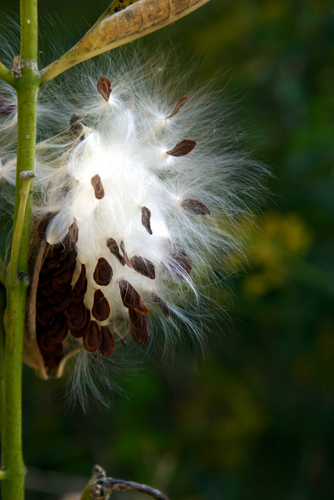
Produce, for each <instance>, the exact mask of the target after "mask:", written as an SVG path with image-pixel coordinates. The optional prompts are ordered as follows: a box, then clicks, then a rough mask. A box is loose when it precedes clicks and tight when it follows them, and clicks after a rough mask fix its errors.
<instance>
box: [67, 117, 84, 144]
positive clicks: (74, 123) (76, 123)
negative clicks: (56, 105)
mask: <svg viewBox="0 0 334 500" xmlns="http://www.w3.org/2000/svg"><path fill="white" fill-rule="evenodd" d="M85 126H86V122H85V120H84V119H83V118H81V116H79V115H76V114H73V115H72V116H71V118H70V132H71V136H72V138H73V139H77V138H78V137H80V136H81V134H82V133H83V130H84V127H85ZM81 139H84V136H83V137H81Z"/></svg>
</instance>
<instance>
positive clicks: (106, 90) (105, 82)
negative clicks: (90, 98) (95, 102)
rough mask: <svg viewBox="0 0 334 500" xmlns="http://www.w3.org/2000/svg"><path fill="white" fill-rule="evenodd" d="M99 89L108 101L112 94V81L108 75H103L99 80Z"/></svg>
mask: <svg viewBox="0 0 334 500" xmlns="http://www.w3.org/2000/svg"><path fill="white" fill-rule="evenodd" d="M97 90H98V92H99V93H100V94H101V96H102V97H103V98H104V99H105V101H106V102H108V100H109V97H110V94H111V81H110V80H109V78H108V77H107V76H101V78H100V79H99V81H98V82H97Z"/></svg>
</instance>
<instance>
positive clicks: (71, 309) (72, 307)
mask: <svg viewBox="0 0 334 500" xmlns="http://www.w3.org/2000/svg"><path fill="white" fill-rule="evenodd" d="M81 306H82V303H75V302H71V303H70V304H69V305H68V306H67V307H66V309H64V312H63V314H64V316H65V318H66V319H70V320H73V319H74V318H77V317H78V316H79V314H81V311H82V308H81Z"/></svg>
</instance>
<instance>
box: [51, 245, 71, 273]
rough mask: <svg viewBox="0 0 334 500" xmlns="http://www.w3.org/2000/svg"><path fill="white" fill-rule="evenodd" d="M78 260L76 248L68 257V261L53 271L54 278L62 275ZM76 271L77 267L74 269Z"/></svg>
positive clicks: (65, 260) (64, 261)
mask: <svg viewBox="0 0 334 500" xmlns="http://www.w3.org/2000/svg"><path fill="white" fill-rule="evenodd" d="M76 259H77V251H76V249H75V247H74V248H73V249H72V250H71V252H70V253H69V254H68V255H67V257H66V259H64V260H63V261H62V263H61V264H60V265H59V266H58V267H57V268H56V269H54V270H53V273H52V274H53V276H56V275H57V274H60V273H62V272H63V271H65V269H69V268H70V267H71V266H73V264H74V263H75V262H76ZM74 269H75V267H74Z"/></svg>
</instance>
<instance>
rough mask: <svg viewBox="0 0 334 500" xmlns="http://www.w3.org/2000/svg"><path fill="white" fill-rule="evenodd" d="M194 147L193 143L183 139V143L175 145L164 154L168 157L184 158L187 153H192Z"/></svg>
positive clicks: (194, 143)
mask: <svg viewBox="0 0 334 500" xmlns="http://www.w3.org/2000/svg"><path fill="white" fill-rule="evenodd" d="M195 146H196V142H195V141H190V140H188V139H185V140H184V141H181V142H179V143H178V144H176V146H174V148H173V149H171V150H170V151H166V153H167V154H168V155H170V156H185V155H187V154H188V153H190V151H192V150H193V149H194V147H195Z"/></svg>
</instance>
